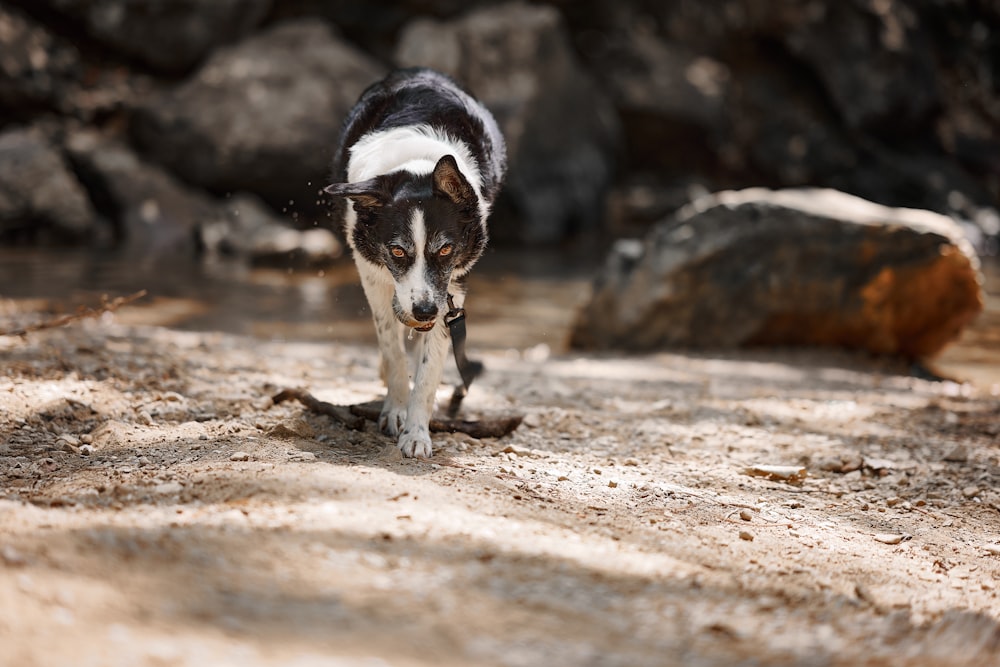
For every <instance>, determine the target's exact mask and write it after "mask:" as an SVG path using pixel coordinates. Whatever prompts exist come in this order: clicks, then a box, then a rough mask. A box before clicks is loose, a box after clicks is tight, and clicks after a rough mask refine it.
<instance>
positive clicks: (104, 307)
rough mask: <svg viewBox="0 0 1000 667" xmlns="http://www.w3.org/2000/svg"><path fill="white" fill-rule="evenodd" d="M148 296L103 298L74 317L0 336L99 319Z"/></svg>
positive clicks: (39, 324)
mask: <svg viewBox="0 0 1000 667" xmlns="http://www.w3.org/2000/svg"><path fill="white" fill-rule="evenodd" d="M144 296H146V290H139V291H138V292H136V293H135V294H129V295H128V296H120V297H117V298H115V299H112V300H111V301H108V298H107V297H106V296H105V297H102V299H103V303H101V305H100V306H99V307H97V308H87V307H86V306H80V307H79V308H78V309H77V311H76V312H75V313H73V314H72V315H62V316H60V317H56V318H54V319H51V320H45V321H43V322H38V323H37V324H29V325H28V326H26V327H23V328H21V329H10V330H6V331H5V330H2V329H0V336H21V337H23V336H27V335H28V334H29V333H32V332H34V331H44V330H45V329H56V328H58V327H62V326H66V325H67V324H72V323H73V322H78V321H80V320H85V319H87V318H90V317H99V316H101V315H103V314H104V313H113V312H115V311H116V310H118V309H119V308H121V307H122V306H126V305H128V304H130V303H132V302H133V301H136V300H138V299H141V298H142V297H144Z"/></svg>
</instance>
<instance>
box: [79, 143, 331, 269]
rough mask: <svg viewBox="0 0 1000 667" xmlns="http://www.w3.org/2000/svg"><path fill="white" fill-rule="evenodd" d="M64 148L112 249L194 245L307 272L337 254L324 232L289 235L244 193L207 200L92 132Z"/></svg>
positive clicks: (155, 250)
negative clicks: (104, 223) (114, 244)
mask: <svg viewBox="0 0 1000 667" xmlns="http://www.w3.org/2000/svg"><path fill="white" fill-rule="evenodd" d="M67 148H68V150H69V153H70V157H71V159H72V161H73V163H74V165H75V166H76V168H77V171H78V173H79V174H80V177H81V179H82V180H83V181H84V183H85V184H86V185H87V187H88V188H89V190H90V192H91V196H92V197H93V198H94V200H95V201H97V202H99V205H100V207H101V208H102V210H103V211H104V213H105V215H106V216H108V217H109V218H111V220H112V221H113V224H114V227H115V233H116V236H117V239H118V243H119V245H121V246H124V247H126V248H127V249H129V250H133V251H141V252H142V253H143V255H144V256H147V257H148V256H152V255H162V254H170V253H171V252H172V251H177V250H181V251H185V252H190V251H192V250H193V249H194V247H195V244H196V243H197V246H198V248H199V249H200V250H202V251H205V252H206V253H208V254H210V255H215V254H219V255H226V256H233V257H237V258H240V259H243V260H246V261H248V262H251V263H254V264H271V265H281V266H288V265H290V264H302V265H308V266H313V265H325V264H329V263H330V262H331V261H333V259H335V258H337V257H339V256H340V255H341V254H342V252H343V249H342V246H341V245H340V242H339V241H338V240H337V238H336V237H335V236H334V235H333V233H332V232H330V231H329V230H326V229H311V230H307V231H299V230H296V229H293V228H291V227H290V226H289V225H288V223H287V222H286V221H284V220H282V219H281V218H279V217H278V216H276V215H275V214H274V213H273V212H272V211H271V210H270V209H269V208H268V207H267V206H266V205H265V204H264V203H263V202H261V201H260V200H259V199H257V198H256V197H254V196H253V195H249V194H246V193H237V194H235V195H234V196H233V197H231V198H229V199H225V200H222V199H215V198H214V197H211V196H209V195H208V194H207V193H205V192H203V191H201V190H198V189H196V188H192V187H191V186H189V185H186V184H185V183H183V182H181V181H179V180H178V179H177V178H175V177H174V176H173V175H172V174H171V173H170V172H168V171H166V170H164V169H163V168H161V167H158V166H157V165H154V164H151V163H149V162H146V161H145V160H143V159H142V158H140V157H139V156H138V155H136V154H135V153H134V152H133V151H132V150H130V149H129V148H128V147H126V146H124V145H122V144H120V143H117V142H115V141H111V140H106V139H102V138H101V137H99V136H98V135H97V134H95V133H93V132H77V133H75V134H73V135H71V137H70V139H69V141H68V142H67Z"/></svg>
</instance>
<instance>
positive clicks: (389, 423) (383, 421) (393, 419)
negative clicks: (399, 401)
mask: <svg viewBox="0 0 1000 667" xmlns="http://www.w3.org/2000/svg"><path fill="white" fill-rule="evenodd" d="M405 421H406V407H405V406H401V405H400V406H397V405H390V404H389V402H388V401H386V403H385V405H384V406H383V407H382V413H381V414H380V415H379V416H378V428H379V430H380V431H382V432H383V433H385V434H386V435H389V436H392V437H396V436H397V435H399V433H400V432H401V431H402V430H403V422H405Z"/></svg>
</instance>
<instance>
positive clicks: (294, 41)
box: [132, 20, 383, 217]
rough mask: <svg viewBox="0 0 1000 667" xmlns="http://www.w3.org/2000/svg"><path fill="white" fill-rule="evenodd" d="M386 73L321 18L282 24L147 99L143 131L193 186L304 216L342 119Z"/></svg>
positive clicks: (143, 138) (138, 122)
mask: <svg viewBox="0 0 1000 667" xmlns="http://www.w3.org/2000/svg"><path fill="white" fill-rule="evenodd" d="M382 71H383V70H382V68H381V67H380V66H378V65H377V64H376V63H374V62H373V61H371V60H370V59H369V58H368V57H366V56H365V55H363V54H361V53H359V52H358V51H356V50H355V49H353V48H352V47H350V46H348V45H347V44H346V43H345V42H344V41H342V40H340V39H338V38H337V37H335V36H334V35H333V34H332V33H331V32H330V30H329V29H328V28H327V27H326V26H324V25H322V24H321V23H318V22H316V21H312V20H301V21H295V22H288V23H283V24H279V25H277V26H274V27H272V28H270V29H268V30H266V31H264V32H262V33H259V34H256V35H254V36H252V37H250V38H248V39H246V40H244V41H242V42H240V43H239V44H236V45H234V46H230V47H226V48H223V49H220V50H218V51H216V52H214V53H213V54H212V56H211V57H210V58H209V59H208V61H207V62H206V63H205V64H204V66H202V67H201V68H200V69H199V70H198V71H197V72H196V73H195V74H194V75H193V76H192V77H191V78H190V79H188V80H186V81H185V82H184V83H182V84H181V85H179V86H178V87H177V88H175V89H173V90H172V91H170V92H168V93H166V94H164V95H162V96H156V97H154V98H153V99H150V100H148V101H147V102H146V103H144V104H142V105H141V106H140V107H139V108H138V109H137V110H136V114H135V119H134V123H133V124H132V130H133V137H134V139H135V140H136V142H137V144H138V145H139V146H140V147H141V149H142V150H143V151H145V153H147V154H148V156H149V157H150V158H152V159H153V160H154V161H156V162H160V163H162V164H164V165H167V166H168V167H169V168H170V169H171V170H172V171H174V172H175V173H176V174H178V175H179V176H181V177H182V178H183V179H184V180H186V181H188V182H190V183H194V184H197V185H201V186H203V187H207V188H209V189H211V190H214V191H216V192H219V193H229V192H235V191H239V190H246V191H249V192H254V193H255V194H258V195H260V196H261V197H263V198H264V199H265V200H267V201H268V203H270V204H271V205H273V206H278V207H281V208H285V209H287V210H289V212H290V213H291V214H292V216H293V217H295V212H296V211H301V210H310V209H316V208H317V204H318V203H319V202H318V194H317V193H318V192H319V191H320V189H321V188H322V187H323V186H324V185H326V178H327V172H328V170H329V161H330V159H331V156H332V155H333V151H334V149H335V144H336V141H337V138H338V134H339V130H340V125H341V122H342V121H343V118H344V117H345V115H346V114H347V111H348V110H349V109H350V107H351V106H352V105H353V104H354V103H355V102H356V101H357V98H358V96H359V95H360V93H361V92H362V90H363V89H364V88H365V87H367V86H368V85H369V84H370V83H372V82H373V81H375V80H376V79H378V78H379V76H380V75H381V74H382Z"/></svg>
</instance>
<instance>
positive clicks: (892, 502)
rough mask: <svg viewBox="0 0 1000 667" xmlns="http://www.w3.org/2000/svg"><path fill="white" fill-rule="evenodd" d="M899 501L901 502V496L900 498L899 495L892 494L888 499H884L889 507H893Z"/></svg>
mask: <svg viewBox="0 0 1000 667" xmlns="http://www.w3.org/2000/svg"><path fill="white" fill-rule="evenodd" d="M901 502H903V499H902V498H900V497H899V496H893V497H892V498H889V499H888V500H886V501H885V504H886V505H888V506H889V507H895V506H896V505H898V504H899V503H901Z"/></svg>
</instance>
